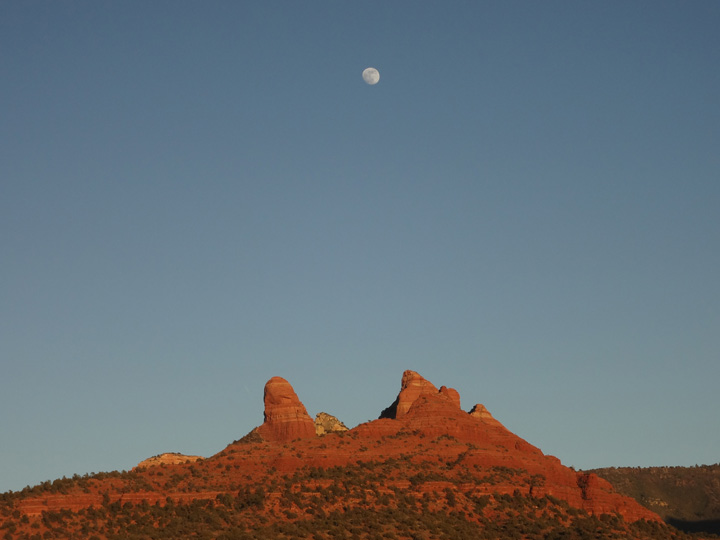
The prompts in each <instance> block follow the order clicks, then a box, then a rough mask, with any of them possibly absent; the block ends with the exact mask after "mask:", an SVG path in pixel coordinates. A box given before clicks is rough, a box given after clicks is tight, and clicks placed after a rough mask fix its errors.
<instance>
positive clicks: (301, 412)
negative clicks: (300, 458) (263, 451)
mask: <svg viewBox="0 0 720 540" xmlns="http://www.w3.org/2000/svg"><path fill="white" fill-rule="evenodd" d="M264 401H265V421H264V422H263V425H262V426H260V427H258V428H256V429H255V433H256V434H258V435H260V437H262V438H263V440H265V441H270V442H286V441H292V440H295V439H305V438H309V437H315V423H314V422H313V420H312V418H310V415H309V414H308V413H307V410H306V409H305V405H303V404H302V402H301V401H300V399H298V397H297V394H296V393H295V390H293V387H292V386H291V385H290V383H289V382H287V381H286V380H285V379H283V378H282V377H273V378H272V379H270V380H269V381H268V382H267V383H266V384H265V393H264Z"/></svg>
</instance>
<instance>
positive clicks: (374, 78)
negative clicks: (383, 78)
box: [363, 67, 380, 84]
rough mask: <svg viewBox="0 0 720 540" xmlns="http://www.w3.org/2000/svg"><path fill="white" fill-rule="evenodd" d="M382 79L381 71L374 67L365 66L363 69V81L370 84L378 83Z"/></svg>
mask: <svg viewBox="0 0 720 540" xmlns="http://www.w3.org/2000/svg"><path fill="white" fill-rule="evenodd" d="M379 80H380V72H379V71H378V70H377V69H375V68H374V67H369V68H365V69H364V70H363V81H365V82H366V83H368V84H377V83H378V81H379Z"/></svg>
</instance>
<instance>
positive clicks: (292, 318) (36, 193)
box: [0, 0, 720, 491]
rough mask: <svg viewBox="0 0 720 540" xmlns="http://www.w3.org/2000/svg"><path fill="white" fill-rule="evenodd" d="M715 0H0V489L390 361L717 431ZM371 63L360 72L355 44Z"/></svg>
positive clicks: (635, 450)
mask: <svg viewBox="0 0 720 540" xmlns="http://www.w3.org/2000/svg"><path fill="white" fill-rule="evenodd" d="M719 27H720V3H718V2H717V1H714V0H712V1H707V2H703V1H690V2H680V1H677V2H664V1H659V0H652V1H647V2H644V1H634V2H625V1H603V2H582V1H577V2H565V1H560V2H553V1H547V2H530V1H528V2H513V1H503V2H481V1H470V2H425V3H422V2H416V1H396V0H394V1H392V2H387V1H382V2H370V1H363V2H337V1H312V2H290V1H287V2H236V1H228V2H220V1H216V2H195V1H193V2H188V1H181V0H172V1H153V2H132V1H122V2H119V1H118V2H97V1H94V0H93V1H66V2H62V1H60V2H58V1H41V0H38V1H32V2H21V1H5V2H2V3H0V78H1V82H0V98H1V99H0V248H1V250H2V251H1V252H0V254H1V257H2V259H1V265H0V366H1V368H2V369H1V372H0V491H6V490H19V489H22V488H23V487H24V486H26V485H34V484H36V483H38V482H41V481H43V480H48V479H55V478H59V477H62V476H63V475H66V476H71V475H72V474H74V473H78V474H84V473H88V472H98V471H109V470H122V469H130V468H131V467H133V466H134V465H135V464H136V463H138V462H139V461H141V460H142V459H144V458H147V457H149V456H152V455H155V454H159V453H161V452H182V453H186V454H199V455H203V456H210V455H212V454H214V453H216V452H219V451H220V450H222V449H223V448H224V447H225V446H226V445H227V444H228V443H230V442H232V441H233V440H235V439H239V438H240V437H242V436H243V435H245V434H246V433H247V432H249V431H250V430H251V429H252V428H253V427H255V426H257V425H259V424H260V423H262V412H263V404H262V391H263V386H264V384H265V382H266V381H267V380H268V379H269V378H270V377H272V376H275V375H279V376H282V377H285V378H286V379H288V380H289V381H290V382H291V384H293V386H294V388H295V390H296V391H297V393H298V395H299V396H300V398H301V400H302V401H303V402H304V403H305V405H306V407H307V409H308V412H309V413H310V414H311V415H313V416H314V415H315V414H316V413H318V412H320V411H326V412H329V413H331V414H334V415H336V416H338V417H339V418H340V419H341V420H343V421H344V422H345V423H346V424H347V425H349V426H354V425H357V424H359V423H361V422H364V421H366V420H369V419H374V418H376V417H377V416H378V415H379V413H380V411H381V410H382V409H383V408H385V407H386V406H387V405H389V404H390V403H391V402H392V401H393V399H394V398H395V396H396V395H397V393H398V391H399V389H400V379H401V376H402V372H403V370H405V369H413V370H415V371H418V372H420V373H421V374H422V375H423V376H425V377H426V378H428V379H429V380H431V381H432V382H433V383H435V384H436V385H437V386H440V385H447V386H450V387H454V388H456V389H457V390H458V391H459V392H460V395H461V398H462V405H463V408H465V409H466V410H469V409H470V408H471V407H472V406H473V405H474V404H475V403H483V404H485V405H486V406H487V407H488V409H489V410H490V411H491V412H492V413H493V414H494V416H495V417H496V418H497V419H498V420H500V421H501V422H503V423H504V424H505V425H506V426H507V427H508V428H509V429H510V430H511V431H513V432H515V433H517V434H518V435H520V436H521V437H523V438H525V439H526V440H528V441H529V442H530V443H532V444H534V445H536V446H539V447H540V448H541V449H542V450H543V451H544V452H545V453H548V454H552V455H555V456H557V457H559V458H560V459H561V460H562V462H563V463H564V464H565V465H572V466H575V467H576V468H592V467H600V466H612V465H614V466H649V465H694V464H710V463H716V462H718V461H720V415H719V414H718V411H720V391H719V390H718V381H720V285H719V284H718V282H719V276H720V32H718V28H719ZM368 66H374V67H376V68H377V69H378V70H379V71H380V74H381V80H380V83H379V84H377V85H375V86H369V85H366V84H365V83H364V82H363V80H362V77H361V73H362V70H363V69H364V68H366V67H368Z"/></svg>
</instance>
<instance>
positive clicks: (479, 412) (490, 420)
mask: <svg viewBox="0 0 720 540" xmlns="http://www.w3.org/2000/svg"><path fill="white" fill-rule="evenodd" d="M470 416H472V417H473V418H477V419H478V420H480V421H481V422H484V423H485V424H491V425H497V426H502V424H501V423H500V422H498V421H497V420H495V418H494V417H493V415H492V414H490V411H488V410H487V408H486V407H485V405H483V404H482V403H478V404H477V405H475V406H474V407H473V408H472V409H470Z"/></svg>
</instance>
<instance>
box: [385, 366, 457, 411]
mask: <svg viewBox="0 0 720 540" xmlns="http://www.w3.org/2000/svg"><path fill="white" fill-rule="evenodd" d="M421 396H428V397H430V398H439V399H440V400H441V401H444V402H446V403H449V404H452V405H453V406H454V407H456V408H458V409H459V408H460V394H458V392H457V390H455V389H453V388H447V387H445V386H442V387H441V388H440V390H438V389H437V388H436V387H435V385H434V384H433V383H431V382H430V381H428V380H427V379H425V378H424V377H423V376H422V375H420V374H419V373H417V372H415V371H410V370H407V371H405V372H404V373H403V376H402V384H401V387H400V393H399V394H398V397H397V398H396V399H395V401H394V402H393V403H392V405H390V406H389V407H388V408H387V409H385V410H384V411H383V412H382V413H380V418H392V419H395V420H397V419H399V418H402V417H403V416H405V415H406V414H407V413H408V411H410V408H411V407H412V406H413V404H414V403H415V402H416V401H417V400H418V399H419V398H420V397H421ZM436 400H437V399H436Z"/></svg>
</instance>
